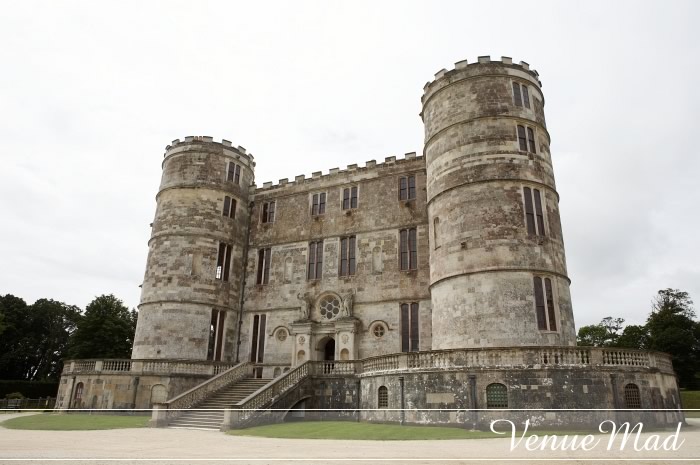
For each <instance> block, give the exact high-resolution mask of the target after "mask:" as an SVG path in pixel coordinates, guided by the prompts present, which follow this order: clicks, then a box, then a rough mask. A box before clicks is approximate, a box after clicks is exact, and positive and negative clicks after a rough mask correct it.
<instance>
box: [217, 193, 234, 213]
mask: <svg viewBox="0 0 700 465" xmlns="http://www.w3.org/2000/svg"><path fill="white" fill-rule="evenodd" d="M221 214H222V215H223V216H227V217H229V218H235V217H236V199H232V198H231V197H229V196H228V195H227V196H225V197H224V208H223V210H222V212H221Z"/></svg>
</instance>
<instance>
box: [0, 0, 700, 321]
mask: <svg viewBox="0 0 700 465" xmlns="http://www.w3.org/2000/svg"><path fill="white" fill-rule="evenodd" d="M0 7H2V12H3V19H4V20H3V27H2V28H0V43H1V44H2V46H0V69H1V70H2V72H0V110H1V111H0V140H1V141H2V148H1V149H0V295H4V294H8V293H9V294H14V295H16V296H19V297H22V298H24V299H25V300H26V301H27V302H29V303H32V302H34V301H35V300H36V299H39V298H52V299H56V300H60V301H64V302H66V303H69V304H73V305H78V306H80V307H82V308H84V307H85V306H86V305H87V304H88V303H89V302H90V301H91V300H92V299H93V298H94V297H95V296H97V295H101V294H108V293H113V294H115V295H116V296H117V297H119V298H121V299H122V300H123V301H124V302H125V304H126V305H128V306H129V307H136V306H137V305H138V301H139V297H140V289H139V287H138V286H139V284H141V281H142V279H143V274H144V270H145V264H146V255H147V251H148V248H147V241H148V238H149V235H150V227H149V223H150V222H151V221H152V220H153V216H154V213H155V207H156V204H155V194H156V192H157V189H158V185H159V182H160V169H161V166H160V164H161V162H162V158H163V152H164V147H165V146H166V145H167V144H168V143H169V142H170V141H171V140H173V139H178V138H179V139H182V138H184V137H185V136H189V135H197V136H212V137H214V139H215V140H221V139H222V138H224V139H228V140H230V141H232V142H233V144H234V145H241V146H243V147H245V148H246V149H247V150H248V151H249V152H250V153H252V154H253V155H254V156H255V160H256V163H257V166H256V182H257V184H258V185H260V186H261V185H262V184H263V182H265V181H274V182H276V181H277V180H279V179H281V178H290V179H293V177H294V176H296V175H299V174H306V175H307V176H309V175H310V174H311V173H312V172H313V171H323V172H324V173H326V172H327V171H328V169H329V168H334V167H340V168H344V167H345V166H346V165H348V164H353V163H358V164H359V165H360V166H363V165H364V162H365V161H367V160H372V159H376V160H383V159H384V158H385V157H387V156H392V155H395V156H397V157H403V155H404V154H405V153H407V152H414V151H415V152H418V153H421V152H422V147H423V127H422V122H421V119H420V117H419V116H418V113H419V112H420V110H421V104H420V97H421V95H422V89H423V85H424V84H425V83H426V82H427V81H430V80H432V79H433V75H434V73H436V72H437V71H439V70H440V69H442V68H446V69H451V68H453V67H454V63H455V62H457V61H460V60H463V59H467V60H469V61H470V62H473V61H476V58H477V57H478V56H480V55H490V56H491V57H492V59H500V57H501V56H502V55H505V56H509V57H512V58H513V60H514V61H515V62H519V61H521V60H523V61H526V62H528V63H530V66H531V67H532V68H534V69H536V70H537V71H538V72H539V73H540V78H541V80H542V83H543V85H544V86H543V92H544V95H545V99H546V105H545V113H546V117H547V125H548V130H549V132H550V134H551V136H552V144H551V150H552V156H553V160H554V168H555V175H556V181H557V189H558V191H559V193H560V195H561V201H560V211H561V215H562V226H563V232H564V240H565V246H566V254H567V263H568V272H569V276H570V278H571V280H572V284H571V294H572V299H573V306H574V314H575V318H576V323H577V326H578V327H580V326H582V325H587V324H594V323H597V322H598V321H600V320H601V319H602V318H603V317H606V316H614V317H621V318H624V319H625V320H626V322H627V323H630V324H640V323H643V322H644V321H645V320H646V317H647V315H648V313H649V311H650V307H651V299H652V298H653V296H654V295H655V294H656V292H657V291H658V290H659V289H664V288H669V287H670V288H677V289H681V290H684V291H687V292H689V293H690V295H691V297H694V298H695V300H696V301H698V302H700V248H699V247H698V245H697V242H698V237H699V235H698V229H699V228H700V215H699V212H700V187H698V182H699V176H698V175H699V174H700V161H699V157H698V153H697V152H698V150H697V146H698V141H697V138H698V137H699V136H698V132H699V129H700V128H699V126H698V123H700V86H698V85H697V83H696V81H697V76H698V74H700V56H699V53H698V49H699V45H698V44H700V32H698V31H699V30H700V28H698V27H697V18H698V17H700V2H694V1H671V0H666V1H657V2H649V1H619V0H618V1H590V0H589V1H585V2H583V1H581V2H576V1H551V2H547V1H537V2H522V1H519V2H507V1H482V2H468V1H423V2H418V1H405V0H404V1H379V0H375V1H299V0H295V1H293V2H290V1H279V2H276V1H259V2H250V1H246V2H243V1H240V2H235V1H222V2H217V1H202V0H198V1H189V2H183V1H144V0H139V1H128V0H127V1H124V0H121V1H118V2H117V1H114V2H112V1H99V2H91V1H65V0H64V1H61V2H54V1H46V2H37V1H31V0H23V1H8V0H0Z"/></svg>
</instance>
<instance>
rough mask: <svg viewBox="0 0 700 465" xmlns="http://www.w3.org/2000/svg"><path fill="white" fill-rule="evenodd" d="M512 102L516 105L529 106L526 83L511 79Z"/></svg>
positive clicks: (528, 93)
mask: <svg viewBox="0 0 700 465" xmlns="http://www.w3.org/2000/svg"><path fill="white" fill-rule="evenodd" d="M513 103H515V106H517V107H522V106H525V108H530V92H529V91H528V88H527V85H525V84H520V83H518V82H515V81H513Z"/></svg>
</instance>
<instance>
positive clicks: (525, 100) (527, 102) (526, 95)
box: [523, 85, 530, 108]
mask: <svg viewBox="0 0 700 465" xmlns="http://www.w3.org/2000/svg"><path fill="white" fill-rule="evenodd" d="M523 104H524V105H525V108H530V93H529V92H528V90H527V86H526V85H523Z"/></svg>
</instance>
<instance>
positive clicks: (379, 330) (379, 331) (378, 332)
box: [372, 323, 386, 339]
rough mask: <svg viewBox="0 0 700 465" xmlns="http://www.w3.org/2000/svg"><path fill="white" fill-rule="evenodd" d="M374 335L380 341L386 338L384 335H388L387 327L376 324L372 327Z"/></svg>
mask: <svg viewBox="0 0 700 465" xmlns="http://www.w3.org/2000/svg"><path fill="white" fill-rule="evenodd" d="M372 334H373V335H374V337H376V338H377V339H380V338H382V337H384V335H385V334H386V327H385V326H384V324H383V323H375V324H374V325H373V326H372Z"/></svg>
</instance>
